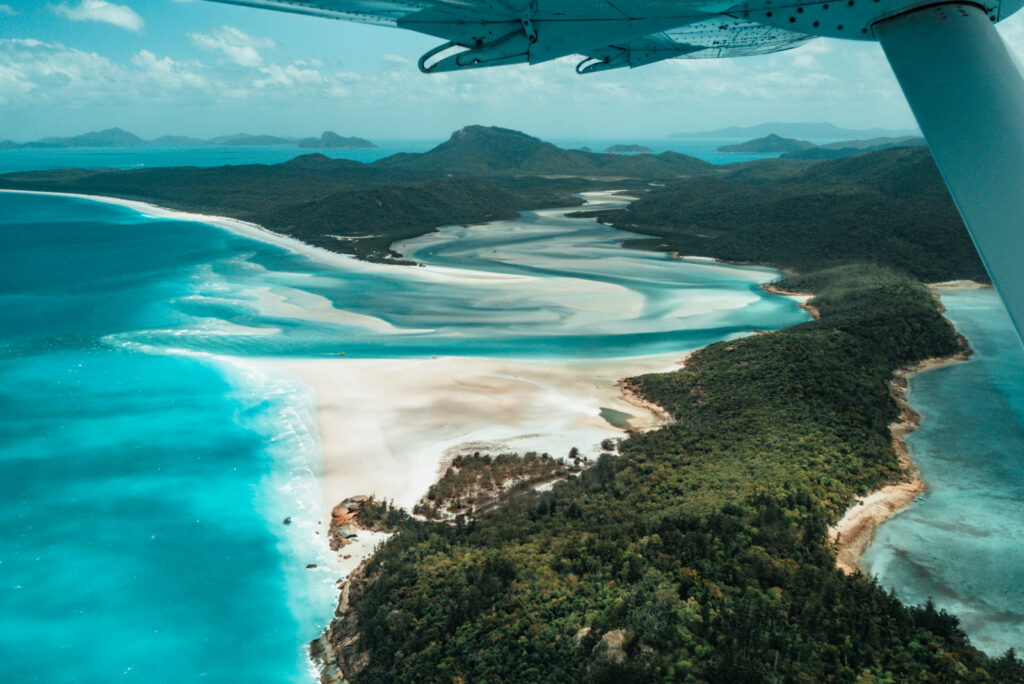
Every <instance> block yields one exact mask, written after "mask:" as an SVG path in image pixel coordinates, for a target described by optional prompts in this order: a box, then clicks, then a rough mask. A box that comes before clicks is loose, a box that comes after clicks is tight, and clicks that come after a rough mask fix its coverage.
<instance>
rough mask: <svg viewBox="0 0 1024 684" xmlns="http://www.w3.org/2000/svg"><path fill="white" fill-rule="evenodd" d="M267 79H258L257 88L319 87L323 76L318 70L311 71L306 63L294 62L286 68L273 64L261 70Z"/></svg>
mask: <svg viewBox="0 0 1024 684" xmlns="http://www.w3.org/2000/svg"><path fill="white" fill-rule="evenodd" d="M260 71H262V72H263V73H264V74H265V75H266V78H261V79H257V80H256V81H254V82H253V85H254V86H255V87H257V88H266V87H268V86H280V87H283V88H294V87H295V86H308V85H319V84H320V83H321V82H322V81H323V76H322V75H321V74H320V72H319V71H317V70H316V69H310V68H308V67H307V66H306V65H305V62H301V61H299V62H294V63H292V64H286V65H284V66H281V65H278V64H271V65H270V66H267V67H264V68H262V69H260Z"/></svg>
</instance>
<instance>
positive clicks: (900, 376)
mask: <svg viewBox="0 0 1024 684" xmlns="http://www.w3.org/2000/svg"><path fill="white" fill-rule="evenodd" d="M960 342H961V345H962V349H963V351H961V352H958V353H956V354H953V355H952V356H945V357H940V358H931V359H925V360H924V361H921V362H920V363H917V364H915V365H913V366H910V367H908V368H905V369H902V370H899V371H896V373H895V374H894V377H893V380H892V382H891V383H890V387H891V391H892V395H893V398H895V399H896V403H897V404H899V407H900V415H899V418H897V419H896V420H895V421H894V422H893V423H891V424H890V425H889V432H890V433H891V434H892V446H893V449H894V450H895V451H896V456H897V457H898V458H899V463H900V467H901V468H902V469H903V474H904V478H905V479H904V481H902V482H897V483H894V484H890V485H886V486H885V487H882V488H881V489H879V490H877V491H874V492H871V493H870V494H868V495H867V496H864V497H859V498H858V499H857V501H856V503H854V504H853V506H851V507H850V508H849V509H847V511H846V513H845V514H844V515H843V517H842V518H841V519H840V520H839V522H837V523H836V524H835V525H834V526H832V527H830V528H829V529H828V540H829V543H831V544H832V547H833V549H834V550H835V553H836V567H838V568H839V569H840V570H842V571H843V572H845V573H847V574H853V573H855V572H859V571H860V570H861V568H860V558H861V556H862V555H863V554H864V551H866V550H867V548H868V547H869V546H871V542H872V541H874V539H875V534H876V533H877V532H878V527H879V526H880V525H881V524H882V523H883V522H885V521H886V520H887V519H888V518H890V517H891V516H893V515H895V514H896V513H898V512H899V511H900V510H902V509H903V508H905V507H906V506H907V505H909V504H910V503H911V502H912V501H913V500H914V499H916V498H917V497H918V496H919V495H920V494H922V493H923V492H924V491H925V489H926V486H925V483H924V481H923V480H922V479H921V476H920V474H919V473H918V471H917V466H915V465H914V462H913V461H912V460H911V458H910V453H909V451H908V449H907V443H906V437H907V435H909V434H910V433H911V432H913V431H914V429H915V428H917V426H918V425H920V423H921V416H920V414H919V413H917V411H915V410H914V409H913V408H911V407H910V403H909V401H908V395H909V392H910V378H912V377H913V376H915V375H917V374H918V373H923V372H925V371H929V370H934V369H936V368H942V367H943V366H949V365H952V364H954V363H960V362H962V361H966V360H967V359H968V357H970V355H971V353H972V352H971V349H970V347H969V346H968V345H967V340H966V339H965V338H963V337H961V338H960Z"/></svg>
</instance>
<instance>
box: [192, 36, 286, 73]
mask: <svg viewBox="0 0 1024 684" xmlns="http://www.w3.org/2000/svg"><path fill="white" fill-rule="evenodd" d="M188 37H189V38H190V39H191V40H192V42H193V43H194V44H195V45H196V46H197V47H199V48H201V49H203V50H207V51H208V52H219V53H221V54H223V55H224V56H226V57H227V58H228V59H229V60H230V61H232V62H233V63H235V64H237V65H238V66H243V67H260V66H263V56H262V55H260V53H259V51H260V50H262V49H265V48H273V47H277V43H275V42H274V41H273V40H271V39H270V38H260V37H257V36H250V35H249V34H247V33H245V32H244V31H241V30H239V29H236V28H234V27H233V26H222V27H220V28H219V29H217V30H216V31H214V32H213V33H212V34H206V33H190V34H188Z"/></svg>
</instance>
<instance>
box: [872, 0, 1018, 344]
mask: <svg viewBox="0 0 1024 684" xmlns="http://www.w3.org/2000/svg"><path fill="white" fill-rule="evenodd" d="M874 30H875V34H876V35H877V36H878V39H879V41H881V43H882V48H883V49H884V50H885V56H886V57H887V58H888V59H889V64H890V65H892V68H893V71H895V72H896V78H897V79H899V82H900V86H902V88H903V92H904V94H905V95H906V96H907V101H908V102H909V103H910V108H911V109H912V110H913V112H914V116H915V117H916V118H917V123H918V125H920V126H921V131H922V132H923V133H924V137H925V139H926V140H927V141H928V147H929V148H930V149H931V152H932V156H933V157H934V158H935V163H936V164H937V165H938V167H939V171H940V172H941V173H942V177H943V179H944V180H945V181H946V185H947V186H948V187H949V191H950V194H951V195H952V196H953V201H954V202H955V203H956V206H957V208H958V209H959V210H960V215H961V216H962V217H963V219H964V223H966V224H967V229H968V230H969V231H970V233H971V238H972V239H973V240H974V244H975V246H976V247H977V248H978V252H979V253H980V254H981V259H982V261H983V262H984V263H985V267H986V268H987V269H988V272H989V275H990V276H991V277H992V282H993V283H995V286H996V288H997V289H998V291H999V294H1000V295H1001V296H1002V298H1003V302H1004V303H1005V304H1006V308H1007V309H1008V310H1009V312H1010V317H1011V318H1012V319H1013V323H1014V325H1015V326H1016V328H1017V333H1018V335H1022V337H1024V78H1022V77H1021V72H1020V70H1019V69H1018V67H1017V64H1016V63H1015V62H1014V60H1013V58H1012V57H1011V55H1010V53H1009V51H1008V50H1007V49H1006V46H1005V45H1004V44H1003V41H1002V39H1001V38H1000V37H999V34H998V33H997V32H996V29H995V26H993V25H992V20H991V19H990V18H989V17H988V16H987V15H986V14H985V12H984V11H983V10H982V9H980V8H978V7H977V6H975V5H969V4H947V5H937V6H932V7H927V8H924V9H919V10H914V11H911V12H908V13H906V14H902V15H900V16H897V17H894V18H892V19H887V20H885V21H883V22H880V23H878V24H875V26H874Z"/></svg>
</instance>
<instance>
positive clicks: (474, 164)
mask: <svg viewBox="0 0 1024 684" xmlns="http://www.w3.org/2000/svg"><path fill="white" fill-rule="evenodd" d="M374 166H382V167H388V168H400V169H409V170H415V171H420V172H428V173H462V174H474V175H483V176H491V175H506V174H509V175H511V174H518V175H540V176H548V175H560V176H565V175H571V176H583V177H623V178H642V179H657V180H664V179H673V178H678V177H680V176H689V175H692V174H700V173H709V172H711V171H713V170H714V169H715V166H714V165H713V164H710V163H708V162H706V161H702V160H700V159H697V158H695V157H690V156H688V155H685V154H679V153H678V152H663V153H662V154H658V155H653V154H638V155H630V156H625V155H621V154H613V153H599V152H585V151H583V150H565V149H562V148H561V147H556V146H555V145H552V144H551V143H549V142H544V141H543V140H540V139H539V138H534V137H532V136H529V135H526V134H524V133H520V132H518V131H512V130H509V129H506V128H496V127H493V126H467V127H465V128H462V129H460V130H458V131H455V132H454V133H452V136H451V138H449V139H448V140H447V141H446V142H443V143H441V144H440V145H438V146H437V147H435V148H434V149H432V150H430V151H429V152H425V153H423V154H397V155H394V156H391V157H387V158H386V159H381V160H380V161H377V162H375V163H374Z"/></svg>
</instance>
